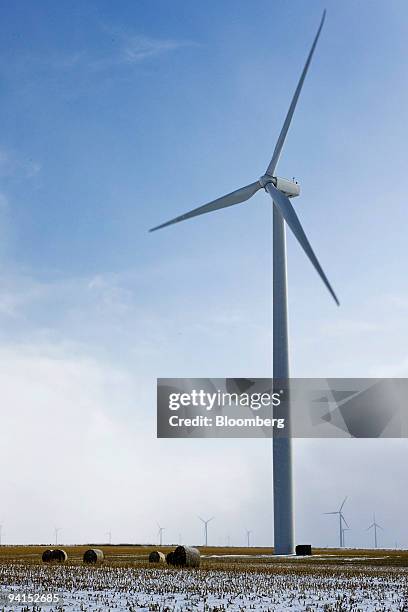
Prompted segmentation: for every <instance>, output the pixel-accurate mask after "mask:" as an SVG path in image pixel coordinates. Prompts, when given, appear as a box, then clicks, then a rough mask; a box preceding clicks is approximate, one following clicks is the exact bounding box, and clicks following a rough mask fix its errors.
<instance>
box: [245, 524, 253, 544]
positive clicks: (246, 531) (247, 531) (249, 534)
mask: <svg viewBox="0 0 408 612" xmlns="http://www.w3.org/2000/svg"><path fill="white" fill-rule="evenodd" d="M245 533H246V536H247V546H248V548H249V539H250V537H251V533H252V531H251V530H250V529H247V528H246V527H245Z"/></svg>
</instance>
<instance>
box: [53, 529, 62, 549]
mask: <svg viewBox="0 0 408 612" xmlns="http://www.w3.org/2000/svg"><path fill="white" fill-rule="evenodd" d="M61 529H62V527H55V528H54V534H55V546H57V544H58V534H59V532H60V531H61Z"/></svg>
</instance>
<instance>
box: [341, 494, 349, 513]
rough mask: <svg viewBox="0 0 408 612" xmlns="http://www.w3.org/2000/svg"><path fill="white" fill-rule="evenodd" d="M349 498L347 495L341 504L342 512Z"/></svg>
mask: <svg viewBox="0 0 408 612" xmlns="http://www.w3.org/2000/svg"><path fill="white" fill-rule="evenodd" d="M347 498H348V495H346V497H345V498H344V499H343V503H342V504H341V506H340V512H341V511H342V510H343V506H344V504H345V503H346V501H347Z"/></svg>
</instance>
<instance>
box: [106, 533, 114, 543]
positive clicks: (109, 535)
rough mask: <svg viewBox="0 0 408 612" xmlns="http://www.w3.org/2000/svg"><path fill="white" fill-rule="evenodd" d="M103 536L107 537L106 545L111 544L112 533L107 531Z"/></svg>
mask: <svg viewBox="0 0 408 612" xmlns="http://www.w3.org/2000/svg"><path fill="white" fill-rule="evenodd" d="M105 535H107V536H108V544H112V532H111V531H107V532H106V534H105Z"/></svg>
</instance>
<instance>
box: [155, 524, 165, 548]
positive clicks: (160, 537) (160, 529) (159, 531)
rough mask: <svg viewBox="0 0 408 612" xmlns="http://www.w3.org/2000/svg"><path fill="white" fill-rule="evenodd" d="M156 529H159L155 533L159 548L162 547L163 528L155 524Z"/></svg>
mask: <svg viewBox="0 0 408 612" xmlns="http://www.w3.org/2000/svg"><path fill="white" fill-rule="evenodd" d="M157 527H158V528H159V530H158V532H157V533H158V536H159V543H160V546H162V544H163V533H164V530H165V527H161V526H160V525H159V523H157Z"/></svg>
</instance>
